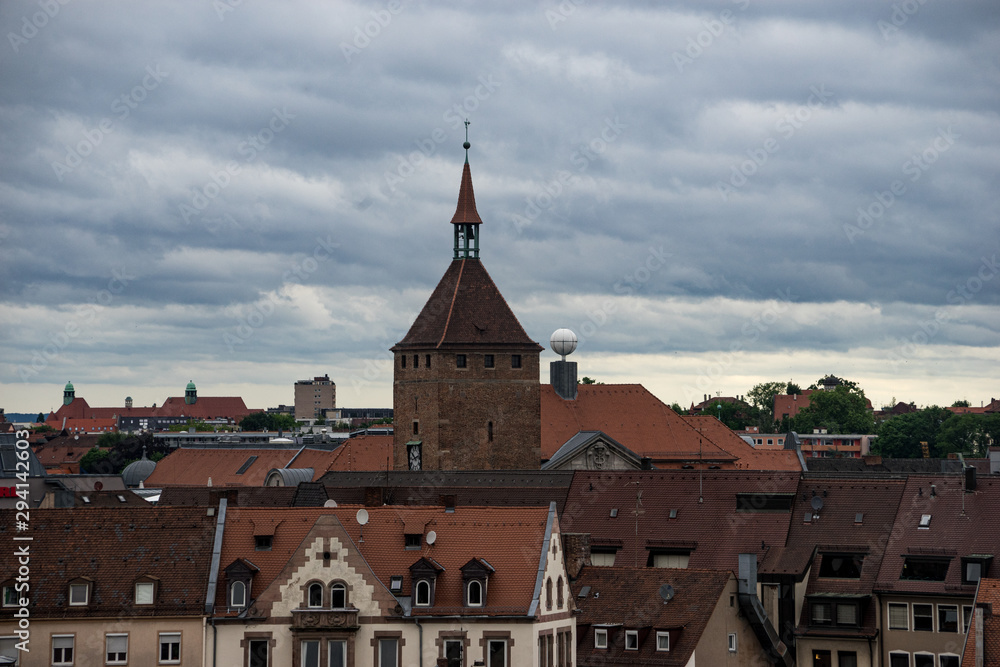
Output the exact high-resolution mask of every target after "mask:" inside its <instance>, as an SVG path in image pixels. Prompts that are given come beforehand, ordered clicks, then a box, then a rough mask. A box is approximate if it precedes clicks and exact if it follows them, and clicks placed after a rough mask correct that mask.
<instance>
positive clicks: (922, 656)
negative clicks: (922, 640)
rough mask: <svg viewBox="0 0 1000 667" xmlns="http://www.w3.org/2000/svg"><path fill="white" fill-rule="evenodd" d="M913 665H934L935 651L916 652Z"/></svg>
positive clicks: (915, 666) (920, 666)
mask: <svg viewBox="0 0 1000 667" xmlns="http://www.w3.org/2000/svg"><path fill="white" fill-rule="evenodd" d="M913 667H934V654H933V653H914V654H913Z"/></svg>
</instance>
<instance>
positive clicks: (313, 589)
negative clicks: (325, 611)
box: [309, 584, 323, 607]
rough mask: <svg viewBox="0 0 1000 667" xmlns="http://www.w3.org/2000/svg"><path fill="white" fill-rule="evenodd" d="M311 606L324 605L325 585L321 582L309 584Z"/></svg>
mask: <svg viewBox="0 0 1000 667" xmlns="http://www.w3.org/2000/svg"><path fill="white" fill-rule="evenodd" d="M309 606H310V607H322V606H323V586H321V585H320V584H309Z"/></svg>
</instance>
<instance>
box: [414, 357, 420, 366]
mask: <svg viewBox="0 0 1000 667" xmlns="http://www.w3.org/2000/svg"><path fill="white" fill-rule="evenodd" d="M413 367H414V368H420V355H419V354H415V355H413Z"/></svg>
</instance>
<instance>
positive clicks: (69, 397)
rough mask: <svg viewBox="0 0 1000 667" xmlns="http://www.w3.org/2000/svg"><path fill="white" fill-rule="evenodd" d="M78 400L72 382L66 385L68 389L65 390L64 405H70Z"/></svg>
mask: <svg viewBox="0 0 1000 667" xmlns="http://www.w3.org/2000/svg"><path fill="white" fill-rule="evenodd" d="M74 398H76V390H75V389H74V388H73V383H72V382H67V383H66V388H65V389H63V405H69V404H70V403H72V402H73V399H74Z"/></svg>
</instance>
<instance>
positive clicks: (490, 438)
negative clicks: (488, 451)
mask: <svg viewBox="0 0 1000 667" xmlns="http://www.w3.org/2000/svg"><path fill="white" fill-rule="evenodd" d="M486 439H487V440H488V441H490V442H493V422H487V423H486Z"/></svg>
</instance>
